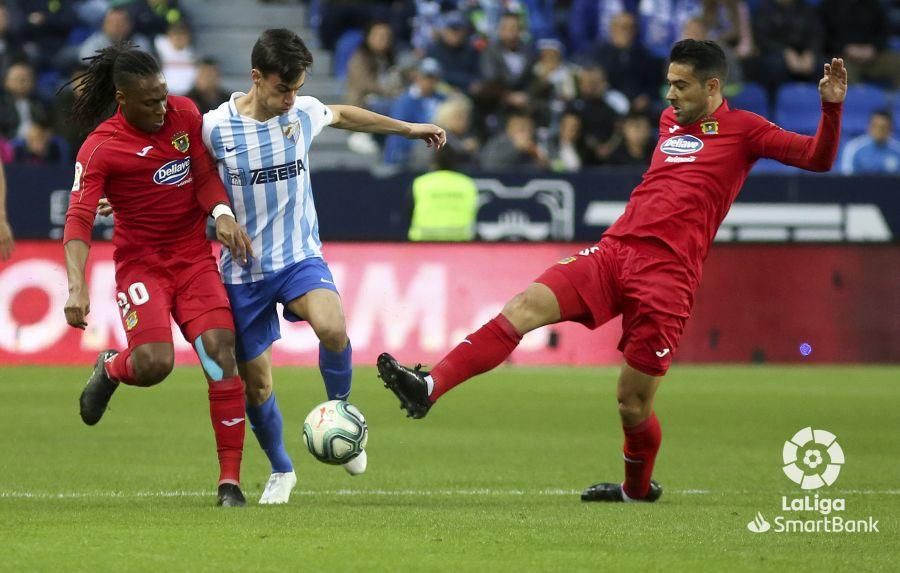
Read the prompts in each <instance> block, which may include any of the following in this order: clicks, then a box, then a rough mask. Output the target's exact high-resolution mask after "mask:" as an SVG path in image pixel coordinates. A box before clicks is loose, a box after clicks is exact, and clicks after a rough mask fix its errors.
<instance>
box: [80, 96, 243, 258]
mask: <svg viewBox="0 0 900 573" xmlns="http://www.w3.org/2000/svg"><path fill="white" fill-rule="evenodd" d="M166 104H167V110H166V118H165V123H164V124H163V127H162V129H160V130H159V131H158V132H156V133H147V132H145V131H141V130H139V129H137V128H136V127H134V126H132V125H131V124H129V123H128V122H127V121H126V120H125V117H124V116H123V115H122V112H121V110H120V111H118V112H116V114H115V115H114V116H113V117H111V118H110V119H108V120H106V121H104V122H103V123H101V124H100V125H99V126H97V128H96V129H95V130H94V131H93V132H91V134H90V135H89V136H88V138H87V140H86V141H85V142H84V144H83V145H82V146H81V149H80V150H79V152H78V158H77V161H76V163H75V182H74V183H73V185H72V195H71V197H70V199H69V209H68V211H67V212H66V226H65V233H64V235H63V243H66V242H68V241H70V240H72V239H80V240H82V241H84V242H86V243H88V244H90V240H91V229H92V227H93V224H94V216H95V211H96V209H97V202H98V201H99V200H100V198H101V197H102V196H104V195H105V196H106V198H107V199H108V200H109V202H110V204H111V205H112V207H113V210H114V211H115V220H114V221H115V222H114V227H113V230H114V233H113V245H115V248H116V250H115V258H116V260H121V259H123V258H125V257H130V256H135V255H139V254H140V253H143V252H147V251H149V250H154V249H157V248H159V247H164V248H167V249H175V248H176V247H177V249H178V250H182V251H183V250H194V249H196V248H205V249H209V247H208V246H207V241H206V219H207V217H208V216H209V213H210V211H211V210H212V208H213V207H214V206H215V205H216V204H218V203H225V204H228V197H227V195H226V192H225V187H224V186H223V185H222V181H221V180H220V179H219V175H218V173H217V172H216V166H215V163H214V162H213V161H212V159H211V158H210V157H209V155H208V154H207V151H206V147H205V146H204V145H203V138H202V122H203V119H202V116H201V115H200V112H199V111H197V106H195V105H194V103H193V102H192V101H191V100H189V99H188V98H186V97H181V96H169V97H168V98H167V102H166Z"/></svg>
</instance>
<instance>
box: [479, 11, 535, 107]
mask: <svg viewBox="0 0 900 573" xmlns="http://www.w3.org/2000/svg"><path fill="white" fill-rule="evenodd" d="M499 26H500V27H499V29H498V31H497V39H496V40H495V41H493V42H491V43H490V44H489V45H488V47H487V48H486V49H485V51H484V53H483V54H482V56H481V77H482V79H483V80H484V82H485V88H484V92H485V93H484V96H485V98H484V99H485V104H486V106H487V107H489V108H490V109H491V110H492V111H493V110H496V109H497V108H498V107H501V106H505V107H508V108H513V109H519V110H522V109H525V108H527V107H528V94H527V92H526V90H527V89H528V85H529V84H530V83H531V70H532V68H533V67H534V59H535V58H534V51H533V49H532V46H531V44H530V43H528V42H526V41H524V40H523V39H522V25H521V23H520V21H519V15H518V14H515V13H510V12H508V13H505V14H504V15H503V16H502V17H501V18H500V25H499Z"/></svg>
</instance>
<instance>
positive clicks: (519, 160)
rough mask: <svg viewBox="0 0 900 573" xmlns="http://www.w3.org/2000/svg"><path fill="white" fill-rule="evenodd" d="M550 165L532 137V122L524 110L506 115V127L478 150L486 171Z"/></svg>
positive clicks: (533, 132)
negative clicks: (480, 150)
mask: <svg viewBox="0 0 900 573" xmlns="http://www.w3.org/2000/svg"><path fill="white" fill-rule="evenodd" d="M549 165H550V162H549V160H548V159H547V155H546V154H545V153H544V152H543V151H542V150H541V148H540V147H539V146H538V144H537V141H536V140H535V130H534V121H533V120H532V119H531V118H530V117H528V116H527V115H525V114H523V113H511V114H509V115H508V116H507V118H506V130H505V131H504V132H503V133H501V134H499V135H496V136H494V138H493V139H491V140H490V141H488V142H487V144H486V145H485V146H484V149H483V150H482V152H481V166H482V167H483V168H484V169H488V170H495V169H511V168H516V167H535V168H545V167H548V166H549Z"/></svg>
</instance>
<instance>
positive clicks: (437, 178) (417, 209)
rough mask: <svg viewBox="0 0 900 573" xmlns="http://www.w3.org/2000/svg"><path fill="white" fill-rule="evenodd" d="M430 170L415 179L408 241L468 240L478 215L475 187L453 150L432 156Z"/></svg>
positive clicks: (441, 150)
mask: <svg viewBox="0 0 900 573" xmlns="http://www.w3.org/2000/svg"><path fill="white" fill-rule="evenodd" d="M432 157H433V159H432V164H431V167H432V171H431V172H430V173H425V174H424V175H420V176H418V177H416V178H415V180H414V181H413V185H412V193H413V213H412V219H411V221H410V225H409V240H410V241H471V240H472V239H474V238H475V219H476V216H477V215H478V187H477V186H476V185H475V181H474V180H473V179H472V178H471V177H469V176H468V175H466V174H465V173H461V172H460V171H459V170H458V169H459V168H458V166H457V161H456V150H455V149H454V148H453V147H446V146H445V147H444V148H442V149H440V150H438V151H437V152H433V153H432Z"/></svg>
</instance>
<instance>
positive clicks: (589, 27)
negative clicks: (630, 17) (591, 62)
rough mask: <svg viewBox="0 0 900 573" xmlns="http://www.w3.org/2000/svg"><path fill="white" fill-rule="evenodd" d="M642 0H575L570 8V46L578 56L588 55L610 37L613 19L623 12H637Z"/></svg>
mask: <svg viewBox="0 0 900 573" xmlns="http://www.w3.org/2000/svg"><path fill="white" fill-rule="evenodd" d="M638 4H640V0H573V2H572V6H571V8H570V9H569V18H568V31H569V47H570V48H571V49H572V53H573V54H575V55H576V56H579V55H587V54H588V53H589V52H590V51H591V50H592V49H593V48H594V46H596V45H597V44H601V43H603V42H605V41H606V40H608V39H609V26H610V23H611V22H612V19H613V18H614V17H615V16H617V15H618V14H620V13H622V12H626V11H627V12H630V13H632V14H634V13H636V12H637V8H638Z"/></svg>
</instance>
